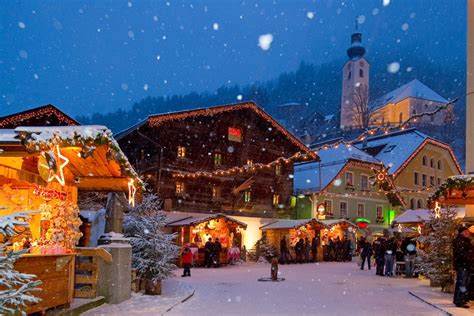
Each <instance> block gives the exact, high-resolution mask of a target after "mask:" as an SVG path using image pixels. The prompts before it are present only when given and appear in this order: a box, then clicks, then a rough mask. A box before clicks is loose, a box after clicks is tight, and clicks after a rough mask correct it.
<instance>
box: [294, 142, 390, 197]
mask: <svg viewBox="0 0 474 316" xmlns="http://www.w3.org/2000/svg"><path fill="white" fill-rule="evenodd" d="M318 156H319V158H320V159H321V165H320V163H319V162H307V163H299V164H298V163H297V164H295V167H294V179H293V185H294V191H295V192H300V191H311V192H321V191H324V190H325V189H326V188H327V187H328V186H329V185H330V184H331V183H332V182H333V181H334V179H335V178H336V177H337V176H338V175H339V173H340V172H341V171H342V170H343V169H344V167H345V166H346V165H347V164H349V163H351V162H359V163H365V164H367V166H369V165H381V164H382V162H381V161H380V160H378V159H376V158H374V157H372V156H371V155H369V154H367V153H365V152H364V151H362V150H360V149H359V148H357V147H354V146H351V145H349V144H340V145H339V146H338V147H337V148H328V149H323V150H319V151H318ZM320 180H321V183H319V182H320Z"/></svg>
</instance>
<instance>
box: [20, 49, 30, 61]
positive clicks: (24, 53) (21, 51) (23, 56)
mask: <svg viewBox="0 0 474 316" xmlns="http://www.w3.org/2000/svg"><path fill="white" fill-rule="evenodd" d="M18 54H19V55H20V57H21V58H23V59H27V58H28V53H27V52H26V50H23V49H22V50H20V51H19V52H18Z"/></svg>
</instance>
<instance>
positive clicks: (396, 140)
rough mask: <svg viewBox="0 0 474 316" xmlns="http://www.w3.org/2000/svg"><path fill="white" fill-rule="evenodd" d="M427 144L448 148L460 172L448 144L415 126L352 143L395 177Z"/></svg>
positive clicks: (459, 169) (459, 168)
mask: <svg viewBox="0 0 474 316" xmlns="http://www.w3.org/2000/svg"><path fill="white" fill-rule="evenodd" d="M427 144H432V145H435V146H438V147H441V148H443V149H446V150H448V151H449V153H450V155H451V158H452V159H453V161H454V163H455V165H456V167H457V169H458V171H459V172H460V173H462V170H461V167H460V165H459V163H458V161H457V159H456V157H455V156H454V153H453V151H452V149H451V147H450V146H449V145H447V144H445V143H443V142H440V141H439V140H436V139H434V138H432V137H430V136H428V135H426V134H424V133H422V132H420V131H418V130H417V129H415V128H411V129H407V130H403V131H397V132H394V133H389V134H383V135H378V136H374V137H369V138H367V140H365V141H363V142H358V143H355V144H354V145H355V146H356V147H358V148H359V149H361V150H364V151H365V152H367V153H370V154H372V155H373V156H374V157H375V158H377V159H378V160H380V161H382V162H383V163H384V165H385V167H387V168H389V169H388V172H389V174H390V175H393V176H394V177H396V176H397V175H398V174H400V172H401V171H402V170H403V169H404V167H405V166H406V165H407V164H408V163H409V162H410V161H411V160H412V159H413V158H414V157H415V155H416V154H417V153H418V152H419V151H420V150H422V149H423V148H424V146H426V145H427Z"/></svg>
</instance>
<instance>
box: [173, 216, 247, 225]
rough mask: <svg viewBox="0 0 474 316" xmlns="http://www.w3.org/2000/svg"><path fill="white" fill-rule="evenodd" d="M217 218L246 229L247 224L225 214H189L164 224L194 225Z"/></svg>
mask: <svg viewBox="0 0 474 316" xmlns="http://www.w3.org/2000/svg"><path fill="white" fill-rule="evenodd" d="M218 219H224V220H226V221H229V222H232V223H235V224H236V225H238V226H240V227H242V228H244V229H246V228H247V224H245V223H243V222H241V221H238V220H236V219H234V218H232V217H230V216H227V215H225V214H220V213H218V214H206V215H203V216H189V217H185V218H182V219H179V220H176V221H174V222H169V223H168V224H166V226H167V227H182V226H195V225H198V224H201V223H205V222H208V221H211V220H218Z"/></svg>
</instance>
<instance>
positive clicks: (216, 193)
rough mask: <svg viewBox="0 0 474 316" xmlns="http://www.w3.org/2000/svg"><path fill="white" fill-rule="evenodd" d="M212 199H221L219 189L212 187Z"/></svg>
mask: <svg viewBox="0 0 474 316" xmlns="http://www.w3.org/2000/svg"><path fill="white" fill-rule="evenodd" d="M212 197H213V198H214V199H220V198H221V187H218V186H214V187H212Z"/></svg>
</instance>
